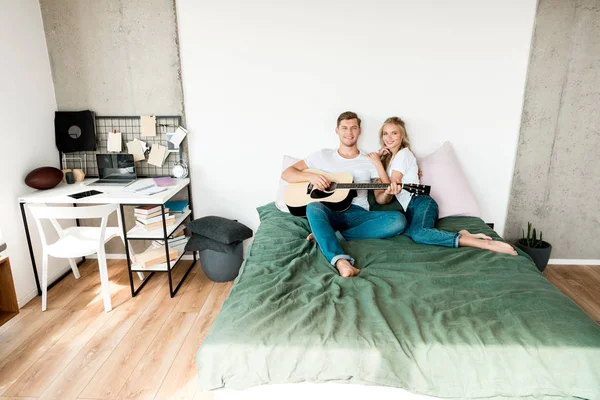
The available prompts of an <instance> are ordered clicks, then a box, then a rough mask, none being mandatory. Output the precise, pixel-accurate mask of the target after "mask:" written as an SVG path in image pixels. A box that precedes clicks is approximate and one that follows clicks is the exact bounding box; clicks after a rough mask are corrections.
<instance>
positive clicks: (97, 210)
mask: <svg viewBox="0 0 600 400" xmlns="http://www.w3.org/2000/svg"><path fill="white" fill-rule="evenodd" d="M29 209H30V210H31V214H32V215H33V217H34V218H35V223H36V224H37V227H38V230H39V232H40V238H41V241H42V253H43V255H42V257H43V261H42V311H46V301H47V297H48V256H52V257H56V258H68V259H69V264H70V265H71V269H72V270H73V274H74V275H75V279H79V270H78V269H77V264H76V263H75V258H79V257H84V256H89V255H90V254H94V253H97V254H98V267H99V269H100V282H101V284H102V298H103V299H104V311H106V312H109V311H110V310H112V305H111V302H110V287H109V283H108V269H107V267H106V253H105V251H104V244H105V243H106V242H108V241H109V240H110V239H112V238H114V237H117V236H119V237H120V238H121V240H122V241H123V244H125V240H124V237H123V229H122V227H121V211H120V209H119V206H118V205H117V204H106V205H101V206H84V207H47V206H30V207H29ZM115 211H116V212H117V219H118V227H107V226H106V225H107V222H108V216H109V215H110V214H112V213H113V212H115ZM91 218H102V222H101V223H100V227H87V226H85V227H84V226H81V227H80V226H74V227H70V228H65V229H63V228H62V227H61V226H60V224H59V223H58V222H57V221H56V220H58V219H91ZM46 219H47V220H50V222H51V223H52V226H54V229H56V232H57V233H58V240H57V241H56V242H54V243H52V244H49V243H48V242H47V240H46V235H45V233H44V229H43V227H42V220H46Z"/></svg>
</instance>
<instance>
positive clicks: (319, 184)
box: [310, 174, 331, 190]
mask: <svg viewBox="0 0 600 400" xmlns="http://www.w3.org/2000/svg"><path fill="white" fill-rule="evenodd" d="M310 183H312V185H313V186H314V187H315V188H316V189H319V190H325V189H327V188H328V187H329V185H331V183H330V182H329V179H327V178H326V177H324V176H323V175H319V174H312V176H311V177H310Z"/></svg>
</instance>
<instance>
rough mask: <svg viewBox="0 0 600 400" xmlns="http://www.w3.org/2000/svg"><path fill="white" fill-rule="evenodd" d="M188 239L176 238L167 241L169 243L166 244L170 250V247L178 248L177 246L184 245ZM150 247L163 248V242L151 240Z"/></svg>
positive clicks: (183, 237) (184, 237) (185, 237)
mask: <svg viewBox="0 0 600 400" xmlns="http://www.w3.org/2000/svg"><path fill="white" fill-rule="evenodd" d="M189 239H190V238H189V237H187V236H178V237H176V238H172V239H169V242H168V243H169V248H171V247H178V246H181V245H183V244H186V243H187V241H188V240H189ZM152 246H154V247H164V246H165V241H164V240H153V241H152Z"/></svg>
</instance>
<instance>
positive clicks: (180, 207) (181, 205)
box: [165, 200, 190, 214]
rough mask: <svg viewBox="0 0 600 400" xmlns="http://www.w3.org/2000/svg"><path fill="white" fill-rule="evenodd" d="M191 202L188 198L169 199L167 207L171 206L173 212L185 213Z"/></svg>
mask: <svg viewBox="0 0 600 400" xmlns="http://www.w3.org/2000/svg"><path fill="white" fill-rule="evenodd" d="M189 204H190V202H189V201H187V200H177V201H167V202H166V203H165V207H169V209H170V210H171V212H172V213H173V214H183V213H185V211H186V210H187V208H188V205H189Z"/></svg>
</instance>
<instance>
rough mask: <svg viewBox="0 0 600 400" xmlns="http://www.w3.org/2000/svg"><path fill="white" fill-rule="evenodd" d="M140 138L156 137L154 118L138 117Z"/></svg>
mask: <svg viewBox="0 0 600 400" xmlns="http://www.w3.org/2000/svg"><path fill="white" fill-rule="evenodd" d="M140 125H141V132H142V136H156V117H155V116H146V115H143V116H141V117H140Z"/></svg>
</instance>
